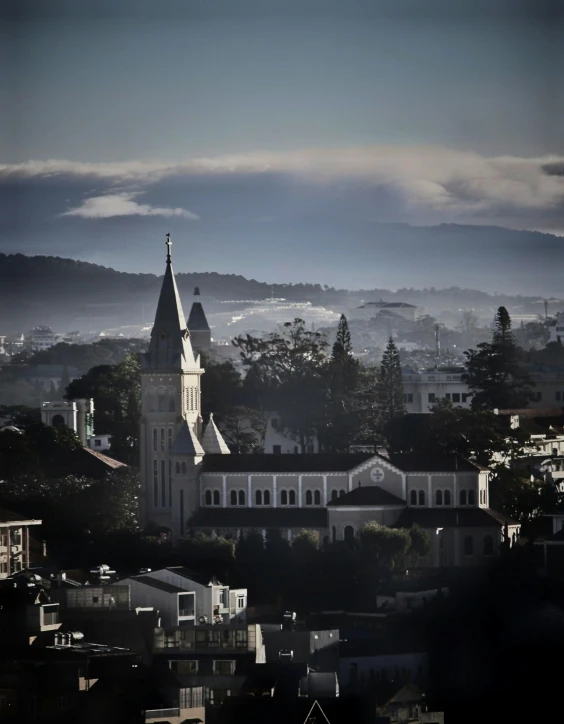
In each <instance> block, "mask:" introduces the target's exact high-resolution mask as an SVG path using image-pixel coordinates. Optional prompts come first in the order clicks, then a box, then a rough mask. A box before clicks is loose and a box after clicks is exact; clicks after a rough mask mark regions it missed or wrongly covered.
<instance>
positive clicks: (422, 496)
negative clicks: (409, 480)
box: [419, 490, 425, 505]
mask: <svg viewBox="0 0 564 724" xmlns="http://www.w3.org/2000/svg"><path fill="white" fill-rule="evenodd" d="M419 505H425V491H424V490H420V491H419Z"/></svg>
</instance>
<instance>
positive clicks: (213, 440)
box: [202, 412, 231, 455]
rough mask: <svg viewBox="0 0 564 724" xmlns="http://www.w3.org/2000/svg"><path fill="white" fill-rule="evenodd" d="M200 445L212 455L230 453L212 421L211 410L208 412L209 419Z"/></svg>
mask: <svg viewBox="0 0 564 724" xmlns="http://www.w3.org/2000/svg"><path fill="white" fill-rule="evenodd" d="M202 446H203V448H204V450H205V451H206V452H207V453H210V454H213V455H217V454H220V455H230V454H231V450H230V449H229V448H228V447H227V443H226V442H225V440H224V439H223V436H222V434H221V433H220V431H219V430H218V429H217V425H216V424H215V422H214V421H213V412H210V420H209V422H208V424H207V427H206V429H205V430H204V434H203V435H202Z"/></svg>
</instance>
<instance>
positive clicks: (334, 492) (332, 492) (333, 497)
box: [331, 490, 339, 500]
mask: <svg viewBox="0 0 564 724" xmlns="http://www.w3.org/2000/svg"><path fill="white" fill-rule="evenodd" d="M338 495H339V493H337V491H336V490H332V491H331V500H337V496H338Z"/></svg>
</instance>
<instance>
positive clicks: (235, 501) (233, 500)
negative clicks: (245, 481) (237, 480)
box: [229, 490, 237, 505]
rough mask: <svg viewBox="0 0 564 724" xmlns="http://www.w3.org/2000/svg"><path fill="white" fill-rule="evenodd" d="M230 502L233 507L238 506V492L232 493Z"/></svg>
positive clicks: (233, 491)
mask: <svg viewBox="0 0 564 724" xmlns="http://www.w3.org/2000/svg"><path fill="white" fill-rule="evenodd" d="M229 500H230V502H231V505H237V491H236V490H232V491H231V495H230V497H229Z"/></svg>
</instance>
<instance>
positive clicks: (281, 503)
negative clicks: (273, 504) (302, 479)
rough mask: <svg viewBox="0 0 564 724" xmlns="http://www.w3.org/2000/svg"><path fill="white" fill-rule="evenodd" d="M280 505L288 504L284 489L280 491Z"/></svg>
mask: <svg viewBox="0 0 564 724" xmlns="http://www.w3.org/2000/svg"><path fill="white" fill-rule="evenodd" d="M280 505H288V493H287V492H286V491H285V490H283V491H282V492H281V493H280Z"/></svg>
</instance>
